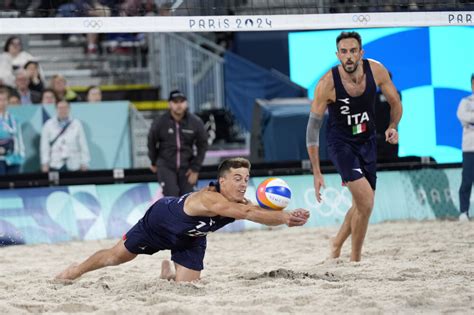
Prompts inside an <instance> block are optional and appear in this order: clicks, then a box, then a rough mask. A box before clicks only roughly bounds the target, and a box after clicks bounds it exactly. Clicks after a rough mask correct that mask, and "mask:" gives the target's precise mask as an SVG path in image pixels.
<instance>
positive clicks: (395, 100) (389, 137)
mask: <svg viewBox="0 0 474 315" xmlns="http://www.w3.org/2000/svg"><path fill="white" fill-rule="evenodd" d="M369 62H370V67H371V69H372V73H373V74H374V80H375V83H376V84H377V85H378V86H379V87H380V90H381V91H382V93H383V95H384V96H385V98H386V99H387V102H388V104H389V105H390V124H389V125H388V128H387V130H386V131H385V141H388V142H389V143H391V144H396V143H398V132H397V128H398V123H399V122H400V119H401V118H402V112H403V109H402V103H401V101H400V95H399V94H398V92H397V89H396V87H395V85H393V82H392V79H390V75H389V74H388V71H387V69H385V67H384V66H383V65H382V64H381V63H380V62H378V61H375V60H372V59H371V60H369Z"/></svg>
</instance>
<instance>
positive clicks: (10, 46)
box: [0, 36, 35, 86]
mask: <svg viewBox="0 0 474 315" xmlns="http://www.w3.org/2000/svg"><path fill="white" fill-rule="evenodd" d="M3 51H4V52H3V53H2V54H1V55H0V79H1V80H2V81H3V83H4V84H6V85H9V86H13V85H14V80H15V75H14V72H15V71H16V70H18V69H23V67H24V65H25V64H26V63H27V62H28V61H31V60H34V59H35V58H34V57H33V56H32V55H31V54H30V53H28V52H26V51H24V50H22V48H21V40H20V38H19V37H17V36H11V37H9V38H8V39H7V40H6V42H5V46H4V47H3Z"/></svg>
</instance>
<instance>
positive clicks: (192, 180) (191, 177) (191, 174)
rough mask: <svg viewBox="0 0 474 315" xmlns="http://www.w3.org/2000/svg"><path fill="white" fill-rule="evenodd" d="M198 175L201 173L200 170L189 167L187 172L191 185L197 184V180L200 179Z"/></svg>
mask: <svg viewBox="0 0 474 315" xmlns="http://www.w3.org/2000/svg"><path fill="white" fill-rule="evenodd" d="M198 175H199V173H198V172H195V171H193V170H191V169H189V170H188V171H187V172H186V176H187V177H188V183H189V184H190V185H195V184H196V182H197V180H198Z"/></svg>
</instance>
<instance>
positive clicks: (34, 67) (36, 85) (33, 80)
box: [24, 61, 44, 93]
mask: <svg viewBox="0 0 474 315" xmlns="http://www.w3.org/2000/svg"><path fill="white" fill-rule="evenodd" d="M24 68H25V71H26V74H27V75H28V78H29V79H30V85H29V88H30V90H32V91H36V92H39V93H41V92H42V91H43V89H44V84H43V79H42V77H41V74H40V69H39V64H38V62H36V61H28V62H27V63H25V66H24Z"/></svg>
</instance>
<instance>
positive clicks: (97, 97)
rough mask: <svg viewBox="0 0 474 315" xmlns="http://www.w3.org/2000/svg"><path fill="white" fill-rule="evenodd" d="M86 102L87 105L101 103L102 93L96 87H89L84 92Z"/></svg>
mask: <svg viewBox="0 0 474 315" xmlns="http://www.w3.org/2000/svg"><path fill="white" fill-rule="evenodd" d="M86 101H87V102H89V103H97V102H102V91H101V90H100V88H99V87H98V86H97V85H91V86H89V88H88V89H87V91H86Z"/></svg>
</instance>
